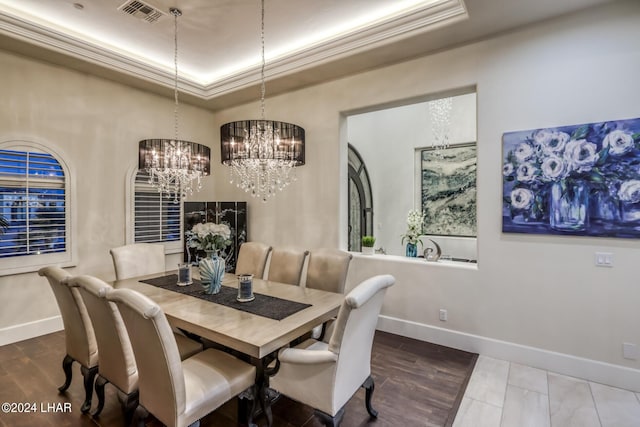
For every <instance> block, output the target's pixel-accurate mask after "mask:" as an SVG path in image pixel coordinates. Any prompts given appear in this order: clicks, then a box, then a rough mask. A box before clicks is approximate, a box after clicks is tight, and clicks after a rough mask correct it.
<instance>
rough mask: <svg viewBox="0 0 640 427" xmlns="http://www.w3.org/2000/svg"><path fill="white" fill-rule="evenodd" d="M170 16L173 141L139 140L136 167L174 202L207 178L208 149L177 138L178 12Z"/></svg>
mask: <svg viewBox="0 0 640 427" xmlns="http://www.w3.org/2000/svg"><path fill="white" fill-rule="evenodd" d="M169 11H170V12H171V14H172V15H173V17H174V22H173V23H174V26H173V29H174V37H173V43H174V51H173V64H174V71H175V72H174V79H173V99H174V108H173V120H174V129H173V130H174V138H173V139H171V140H167V139H147V140H143V141H140V155H139V160H138V166H139V168H144V169H146V170H147V172H148V174H149V184H151V185H153V186H155V187H157V188H158V192H160V193H166V194H167V196H168V197H170V198H171V197H172V198H173V201H174V203H178V202H179V201H180V199H184V198H186V197H187V196H190V195H192V194H193V191H194V181H195V184H196V186H195V189H196V191H200V189H201V188H202V181H201V179H202V177H203V176H206V175H209V169H210V158H211V154H210V149H209V148H208V147H205V146H203V145H200V144H196V143H194V142H189V141H183V140H180V139H179V134H178V123H179V102H178V16H181V15H182V12H181V11H180V10H179V9H176V8H171V9H170V10H169Z"/></svg>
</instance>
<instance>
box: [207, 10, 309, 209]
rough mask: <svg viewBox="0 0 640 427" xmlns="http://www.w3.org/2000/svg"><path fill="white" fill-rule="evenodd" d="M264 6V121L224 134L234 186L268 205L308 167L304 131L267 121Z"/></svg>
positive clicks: (227, 128)
mask: <svg viewBox="0 0 640 427" xmlns="http://www.w3.org/2000/svg"><path fill="white" fill-rule="evenodd" d="M261 4H262V8H261V28H260V41H261V57H262V62H261V66H260V120H242V121H238V122H232V123H227V124H225V125H223V126H222V127H221V132H220V133H221V139H222V141H221V142H222V143H221V150H222V163H224V164H225V165H227V166H229V167H230V182H231V183H233V182H235V183H236V185H237V186H238V187H239V188H241V189H243V190H244V191H246V192H248V193H250V194H251V196H253V197H258V198H260V199H262V201H263V202H266V201H267V200H268V199H269V198H270V197H273V196H274V195H275V194H276V193H277V192H278V191H282V190H283V189H284V188H285V187H286V186H287V185H289V184H290V183H291V182H293V181H295V180H296V177H295V173H294V167H296V166H300V165H303V164H304V129H302V128H301V127H299V126H296V125H293V124H290V123H284V122H276V121H272V120H266V118H265V96H266V89H265V67H266V60H265V48H264V44H265V43H264V38H265V37H264V34H265V31H264V21H265V19H264V17H265V7H264V0H262V3H261Z"/></svg>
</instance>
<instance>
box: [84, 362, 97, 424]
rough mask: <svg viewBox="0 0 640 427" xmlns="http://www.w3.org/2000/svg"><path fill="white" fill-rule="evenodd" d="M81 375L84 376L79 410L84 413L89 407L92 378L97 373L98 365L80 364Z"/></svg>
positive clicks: (91, 394)
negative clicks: (87, 365)
mask: <svg viewBox="0 0 640 427" xmlns="http://www.w3.org/2000/svg"><path fill="white" fill-rule="evenodd" d="M80 372H82V376H83V377H84V403H83V404H82V407H81V408H80V411H81V412H82V413H83V414H84V413H86V412H88V411H89V409H91V398H92V397H93V380H94V379H95V377H96V374H97V373H98V367H97V366H94V367H93V368H87V367H84V366H82V367H81V368H80Z"/></svg>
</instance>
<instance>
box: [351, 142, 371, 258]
mask: <svg viewBox="0 0 640 427" xmlns="http://www.w3.org/2000/svg"><path fill="white" fill-rule="evenodd" d="M348 157H349V190H348V197H349V250H350V251H360V250H361V245H362V236H373V197H372V195H371V181H370V180H369V173H368V172H367V167H366V166H365V164H364V162H363V160H362V157H361V156H360V154H359V153H358V151H357V150H356V149H355V148H354V147H353V146H352V145H351V144H349V156H348Z"/></svg>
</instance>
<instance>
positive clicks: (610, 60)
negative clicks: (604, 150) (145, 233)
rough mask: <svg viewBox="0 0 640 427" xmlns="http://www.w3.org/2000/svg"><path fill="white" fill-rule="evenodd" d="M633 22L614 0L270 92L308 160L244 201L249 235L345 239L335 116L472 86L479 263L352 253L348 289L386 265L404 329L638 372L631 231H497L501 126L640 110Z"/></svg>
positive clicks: (246, 111)
mask: <svg viewBox="0 0 640 427" xmlns="http://www.w3.org/2000/svg"><path fill="white" fill-rule="evenodd" d="M638 22H640V3H638V2H633V1H631V2H622V3H620V2H618V3H614V4H612V5H609V6H606V7H602V8H597V9H592V10H589V11H585V12H583V13H580V14H576V15H573V16H569V17H564V18H561V19H557V20H554V21H550V22H547V23H543V24H540V25H537V26H534V27H529V28H525V29H523V30H522V31H518V32H513V33H511V34H507V35H504V36H501V37H497V38H493V39H489V40H486V41H482V42H479V43H475V44H473V45H469V46H464V47H460V48H457V49H454V50H449V51H445V52H441V53H438V54H436V55H432V56H428V57H424V58H420V59H416V60H413V61H409V62H405V63H402V64H398V65H395V66H390V67H386V68H383V69H379V70H374V71H371V72H367V73H362V74H358V75H355V76H352V77H349V78H344V79H340V80H336V81H333V82H329V83H326V84H322V85H318V86H314V87H310V88H307V89H304V90H300V91H297V92H294V93H289V94H286V95H283V96H278V97H275V98H272V99H268V101H267V116H268V117H269V118H272V119H275V120H285V121H291V122H293V123H297V124H299V125H301V126H303V127H304V128H305V129H306V146H307V164H306V165H305V166H303V167H301V168H300V171H299V181H298V182H297V183H295V184H293V185H292V186H291V187H290V188H289V189H287V190H286V192H285V193H283V194H282V195H278V196H277V197H276V199H275V200H272V201H270V202H269V203H267V204H266V205H262V204H260V203H258V202H253V203H252V204H251V206H250V213H249V217H250V225H251V230H250V233H251V238H252V239H256V240H263V241H268V242H270V243H272V244H275V245H278V244H297V245H301V246H306V247H311V248H313V247H317V246H338V245H342V247H345V245H346V239H344V240H341V233H342V231H341V228H343V227H345V226H344V225H342V224H339V223H338V222H337V218H338V217H339V215H341V213H340V212H341V211H340V210H341V209H343V208H342V205H343V204H344V203H346V197H345V196H343V194H344V193H343V191H344V185H346V184H345V183H346V179H345V178H344V173H345V172H344V171H345V170H346V160H344V159H341V157H340V156H341V152H343V151H345V148H344V147H346V136H345V132H342V133H341V126H343V125H344V123H342V122H341V114H342V113H344V112H349V111H353V110H358V109H366V108H368V107H370V106H373V105H377V104H384V103H392V102H394V101H398V100H402V99H408V98H412V97H415V96H420V95H428V94H431V93H438V92H441V91H446V90H450V89H455V88H462V87H469V86H474V85H475V86H476V87H477V96H478V98H477V99H478V181H477V183H478V255H479V265H478V268H477V269H469V270H467V269H464V270H463V269H452V268H442V267H441V266H431V265H426V264H424V263H418V264H411V263H409V264H407V263H404V262H395V261H393V260H388V261H386V262H383V261H380V260H379V259H377V258H369V259H365V260H363V259H361V258H358V259H356V260H355V261H354V268H353V269H352V272H351V274H350V279H349V280H350V286H353V285H354V284H355V283H357V282H358V281H359V280H361V279H363V278H365V277H367V276H369V275H371V274H374V273H377V272H391V273H393V274H394V275H396V277H397V279H398V281H397V285H396V286H395V287H394V288H392V289H391V290H390V291H389V293H388V298H387V300H386V302H385V306H384V309H383V314H384V315H386V316H390V317H394V318H397V319H400V320H402V321H405V322H407V324H411V325H412V326H411V327H412V328H414V327H416V325H417V326H418V327H420V326H426V327H427V328H429V327H431V328H432V329H433V328H437V327H444V328H447V329H450V330H454V331H458V332H463V333H465V334H472V335H478V336H482V337H487V338H490V339H493V340H501V341H505V342H509V343H514V344H521V345H524V346H531V347H535V348H539V349H543V350H549V351H550V352H559V353H563V354H568V355H572V356H575V357H578V358H586V359H590V360H595V361H600V362H606V363H610V364H614V365H618V366H625V367H628V368H633V369H634V371H633V372H634V375H636V376H635V378H636V379H638V378H640V377H638V374H639V373H640V371H638V368H640V362H639V361H637V360H635V361H632V360H627V359H623V358H622V343H623V342H631V343H636V344H639V345H640V328H638V325H640V284H639V283H638V280H637V271H636V266H637V260H638V259H639V256H640V245H639V244H638V240H635V239H628V240H627V239H609V238H587V237H557V236H534V235H517V234H503V233H502V231H501V199H502V181H501V179H502V176H501V162H502V161H501V158H502V155H501V138H502V134H503V133H504V132H507V131H513V130H525V129H535V128H539V127H551V126H557V125H566V124H578V123H588V122H597V121H605V120H610V119H620V118H632V117H640V103H639V102H638V94H640V80H638V77H637V76H638V70H640V50H639V49H638V40H640V26H639V25H638ZM267 91H268V85H267ZM257 114H258V105H257V103H256V104H255V105H254V104H252V105H246V106H243V107H238V108H233V109H229V110H225V111H222V112H220V113H217V114H216V116H215V118H216V124H217V125H220V124H222V123H224V122H227V121H231V120H238V119H241V118H249V117H252V116H256V115H257ZM341 161H342V162H343V163H340V162H341ZM216 172H218V170H216ZM216 185H217V186H216V192H217V194H220V195H224V197H223V198H235V197H236V196H235V195H236V194H238V193H237V192H236V191H235V190H234V189H233V187H231V186H230V185H228V184H227V183H226V181H223V180H220V181H216ZM342 220H343V221H344V220H346V217H345V216H344V215H342ZM399 221H404V217H403V218H399ZM596 251H608V252H613V253H614V258H615V266H614V268H611V269H606V268H596V267H595V266H594V252H596ZM439 308H446V309H448V310H449V321H448V322H447V323H442V322H439V320H438V309H439ZM636 388H640V385H636Z"/></svg>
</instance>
